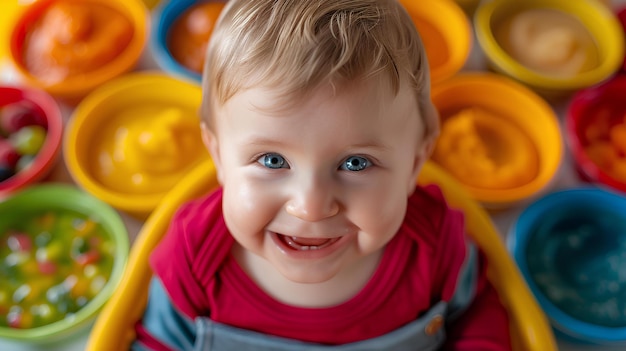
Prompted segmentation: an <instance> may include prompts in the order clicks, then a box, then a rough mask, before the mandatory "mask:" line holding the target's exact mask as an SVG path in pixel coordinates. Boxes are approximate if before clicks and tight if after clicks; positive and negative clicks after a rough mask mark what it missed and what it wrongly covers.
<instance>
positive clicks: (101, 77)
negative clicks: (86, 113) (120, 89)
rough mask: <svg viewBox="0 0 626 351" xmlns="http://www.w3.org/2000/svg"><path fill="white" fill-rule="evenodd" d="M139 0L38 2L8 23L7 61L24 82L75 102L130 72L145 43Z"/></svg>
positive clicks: (144, 21)
mask: <svg viewBox="0 0 626 351" xmlns="http://www.w3.org/2000/svg"><path fill="white" fill-rule="evenodd" d="M147 22H148V13H147V9H146V7H145V5H144V3H143V2H141V1H140V0H82V1H78V0H39V1H35V2H32V3H31V4H30V5H28V6H26V7H25V8H24V9H23V11H22V12H21V14H20V15H19V18H18V20H17V22H16V24H15V26H14V27H13V30H12V33H11V39H10V51H11V60H12V62H13V65H14V66H15V69H16V70H17V71H18V73H19V76H20V78H21V79H22V80H23V81H24V83H26V84H28V85H32V86H35V87H38V88H41V89H44V90H46V91H47V92H49V93H50V94H51V95H54V96H56V97H59V98H63V99H67V100H68V101H72V102H74V101H78V100H79V99H80V98H82V97H84V96H85V95H86V94H87V93H88V92H89V91H91V90H93V89H94V88H96V87H98V86H99V85H101V84H102V83H104V82H106V81H108V80H110V79H112V78H114V77H116V76H119V75H121V74H123V73H125V72H127V71H129V70H131V69H132V68H133V67H134V66H135V64H136V63H137V61H138V60H139V57H140V55H141V53H142V51H143V48H144V46H145V43H146V36H147V35H146V29H147Z"/></svg>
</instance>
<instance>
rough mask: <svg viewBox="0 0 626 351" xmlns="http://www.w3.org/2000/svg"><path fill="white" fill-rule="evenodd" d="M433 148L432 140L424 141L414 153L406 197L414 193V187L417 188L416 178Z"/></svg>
mask: <svg viewBox="0 0 626 351" xmlns="http://www.w3.org/2000/svg"><path fill="white" fill-rule="evenodd" d="M434 147H435V142H434V140H431V139H428V140H424V141H423V142H422V143H420V145H419V146H418V148H417V150H416V152H415V159H414V160H413V171H412V173H411V180H409V184H408V189H407V190H408V191H407V193H408V195H411V194H412V193H413V192H414V191H415V187H416V186H417V177H418V176H419V174H420V172H421V170H422V167H423V166H424V163H425V162H426V161H427V160H428V159H429V158H430V155H431V153H432V151H433V149H434Z"/></svg>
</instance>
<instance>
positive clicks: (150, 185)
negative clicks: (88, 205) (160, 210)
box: [90, 105, 206, 193]
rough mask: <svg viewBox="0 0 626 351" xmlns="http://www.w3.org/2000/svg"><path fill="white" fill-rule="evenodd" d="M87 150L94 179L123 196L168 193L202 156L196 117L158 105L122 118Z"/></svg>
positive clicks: (132, 110)
mask: <svg viewBox="0 0 626 351" xmlns="http://www.w3.org/2000/svg"><path fill="white" fill-rule="evenodd" d="M90 147H91V148H92V150H93V153H92V157H93V162H92V163H91V168H92V172H93V174H94V175H95V177H96V179H98V181H100V182H101V183H102V184H103V185H105V186H106V187H108V188H111V189H114V190H116V191H120V192H126V193H158V192H162V191H167V190H169V189H170V188H171V187H172V186H173V185H174V184H175V183H176V182H177V181H179V180H180V178H181V177H182V176H183V175H184V174H185V173H187V172H188V171H189V170H190V169H191V168H192V167H193V166H195V165H196V164H197V163H198V162H199V161H200V160H201V158H202V156H203V155H206V152H205V151H204V147H203V144H202V139H201V138H200V127H199V126H198V122H197V120H196V118H195V112H194V111H193V110H191V109H189V110H185V109H182V108H173V107H169V106H168V107H163V106H158V105H150V106H136V107H134V108H127V109H125V110H124V111H123V112H120V113H119V114H118V115H116V116H114V117H112V118H111V120H110V121H109V122H107V125H106V126H105V127H104V128H102V131H101V132H100V133H99V138H98V139H97V140H95V141H94V143H93V144H92V145H91V146H90Z"/></svg>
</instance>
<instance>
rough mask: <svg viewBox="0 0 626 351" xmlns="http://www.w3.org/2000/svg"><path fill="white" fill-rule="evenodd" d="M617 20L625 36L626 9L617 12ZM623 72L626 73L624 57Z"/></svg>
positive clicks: (625, 59)
mask: <svg viewBox="0 0 626 351" xmlns="http://www.w3.org/2000/svg"><path fill="white" fill-rule="evenodd" d="M617 19H618V20H619V23H620V24H621V25H622V28H623V29H624V32H625V33H624V34H626V7H624V8H622V9H621V10H619V11H617ZM622 72H626V57H624V63H623V64H622Z"/></svg>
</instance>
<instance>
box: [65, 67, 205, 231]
mask: <svg viewBox="0 0 626 351" xmlns="http://www.w3.org/2000/svg"><path fill="white" fill-rule="evenodd" d="M200 101H201V89H200V87H199V86H197V85H195V84H191V83H188V82H183V81H181V80H178V79H175V78H173V77H170V76H168V75H166V74H164V73H151V72H142V73H131V74H127V75H125V76H123V77H119V78H116V79H114V80H112V81H110V82H108V83H106V84H104V85H103V86H101V87H99V88H98V89H96V90H94V91H93V92H92V93H90V94H89V95H87V97H85V98H84V99H83V100H82V101H81V102H80V103H79V104H78V106H76V109H75V110H74V113H73V114H72V116H71V118H70V121H69V123H68V124H67V127H66V133H65V135H64V140H63V146H64V154H63V157H64V160H65V163H66V165H67V169H68V171H69V173H70V175H71V176H72V178H73V179H74V180H75V182H76V183H77V184H78V185H79V186H80V187H82V188H83V189H85V190H86V191H88V192H90V193H91V194H92V195H94V196H96V197H97V198H99V199H101V200H103V201H104V202H106V203H108V204H110V205H111V206H113V207H115V208H117V209H119V210H122V211H125V212H127V213H130V214H131V215H134V216H136V217H138V218H142V219H143V218H145V217H147V215H148V214H150V213H151V211H152V210H153V209H154V208H155V207H156V206H157V205H158V204H159V202H160V201H161V199H162V198H163V196H164V195H165V194H166V193H167V192H168V191H169V190H170V189H171V188H172V187H173V186H174V185H175V184H176V183H177V182H178V181H180V179H182V177H183V176H184V175H185V174H186V173H187V172H189V171H190V170H191V169H192V168H193V167H194V166H196V165H197V164H198V163H200V162H201V161H205V160H206V159H208V158H209V153H208V152H207V151H206V149H205V147H204V145H203V143H202V138H201V134H200V121H199V116H198V110H199V107H200Z"/></svg>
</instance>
